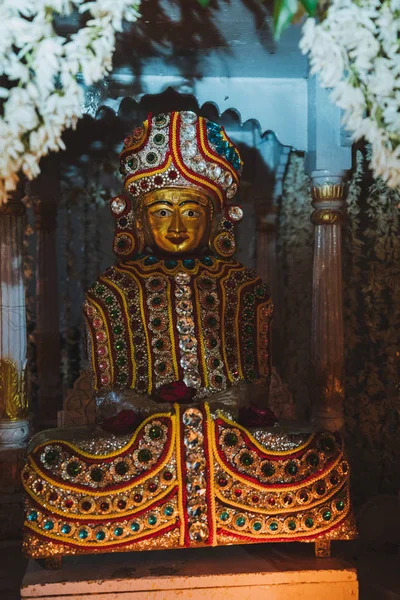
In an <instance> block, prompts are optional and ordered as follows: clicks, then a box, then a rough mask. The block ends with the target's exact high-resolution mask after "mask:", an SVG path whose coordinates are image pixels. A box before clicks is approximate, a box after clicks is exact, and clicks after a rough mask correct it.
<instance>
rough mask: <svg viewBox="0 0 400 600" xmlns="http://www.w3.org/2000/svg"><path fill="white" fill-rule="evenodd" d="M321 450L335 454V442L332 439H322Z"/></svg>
mask: <svg viewBox="0 0 400 600" xmlns="http://www.w3.org/2000/svg"><path fill="white" fill-rule="evenodd" d="M321 448H322V450H324V451H325V452H333V451H334V449H335V442H334V441H333V439H332V438H330V437H325V438H322V440H321Z"/></svg>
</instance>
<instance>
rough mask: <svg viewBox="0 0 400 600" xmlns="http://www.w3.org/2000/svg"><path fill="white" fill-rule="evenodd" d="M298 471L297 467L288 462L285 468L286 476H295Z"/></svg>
mask: <svg viewBox="0 0 400 600" xmlns="http://www.w3.org/2000/svg"><path fill="white" fill-rule="evenodd" d="M298 470H299V468H298V466H297V465H296V463H293V462H290V463H289V464H288V465H287V466H286V473H287V474H288V475H296V473H297V471H298Z"/></svg>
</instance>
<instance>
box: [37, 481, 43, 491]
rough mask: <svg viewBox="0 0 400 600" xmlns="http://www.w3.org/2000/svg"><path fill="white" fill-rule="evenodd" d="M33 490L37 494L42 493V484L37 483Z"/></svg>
mask: <svg viewBox="0 0 400 600" xmlns="http://www.w3.org/2000/svg"><path fill="white" fill-rule="evenodd" d="M35 489H36V491H37V492H41V491H43V483H40V482H39V483H37V484H36V486H35Z"/></svg>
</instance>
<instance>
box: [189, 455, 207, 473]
mask: <svg viewBox="0 0 400 600" xmlns="http://www.w3.org/2000/svg"><path fill="white" fill-rule="evenodd" d="M205 466H206V461H205V458H204V456H203V455H202V454H194V453H192V454H189V456H188V457H187V458H186V468H187V469H189V470H190V471H194V472H195V473H199V472H200V471H201V470H202V469H204V467H205Z"/></svg>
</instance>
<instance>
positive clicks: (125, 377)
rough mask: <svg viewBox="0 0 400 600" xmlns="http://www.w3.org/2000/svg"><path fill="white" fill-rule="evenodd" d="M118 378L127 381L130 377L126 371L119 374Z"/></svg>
mask: <svg viewBox="0 0 400 600" xmlns="http://www.w3.org/2000/svg"><path fill="white" fill-rule="evenodd" d="M118 379H119V381H120V383H125V381H126V380H127V379H128V375H127V374H126V373H120V374H119V375H118Z"/></svg>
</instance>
